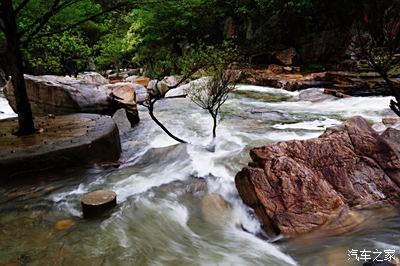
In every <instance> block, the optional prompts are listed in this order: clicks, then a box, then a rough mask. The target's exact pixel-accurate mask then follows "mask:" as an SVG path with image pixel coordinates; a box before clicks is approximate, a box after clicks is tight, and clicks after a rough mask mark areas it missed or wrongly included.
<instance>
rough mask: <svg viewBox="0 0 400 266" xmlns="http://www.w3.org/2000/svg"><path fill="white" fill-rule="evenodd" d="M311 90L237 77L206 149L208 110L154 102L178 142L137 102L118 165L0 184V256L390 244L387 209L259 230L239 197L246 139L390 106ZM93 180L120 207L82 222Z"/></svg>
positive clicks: (272, 137) (340, 256)
mask: <svg viewBox="0 0 400 266" xmlns="http://www.w3.org/2000/svg"><path fill="white" fill-rule="evenodd" d="M313 91H314V92H318V91H320V90H318V89H313ZM311 100H313V99H312V96H309V98H307V97H306V99H304V97H300V95H299V93H298V92H287V91H283V90H278V89H271V88H265V87H255V86H240V87H239V88H238V90H237V91H236V92H235V93H233V94H232V95H230V98H229V100H228V101H227V102H226V104H225V105H224V106H223V112H222V114H221V122H220V125H219V127H218V129H217V139H216V141H215V145H216V146H215V152H210V151H208V149H207V145H208V144H209V143H210V141H211V138H210V133H211V126H212V123H211V118H210V117H209V116H208V114H207V113H206V112H205V111H203V110H200V109H199V108H198V107H197V106H196V105H194V104H193V103H191V102H190V101H189V100H187V99H171V100H165V101H160V102H159V103H157V105H156V115H157V117H158V118H159V119H160V120H161V121H163V122H164V124H165V125H166V126H167V127H168V128H169V129H170V130H171V131H172V132H174V133H175V134H176V135H178V136H179V137H182V138H184V139H186V140H188V141H189V142H190V143H191V144H187V145H183V144H177V143H176V142H174V141H173V140H172V139H170V138H169V137H168V136H167V135H166V134H164V133H163V132H162V131H161V129H159V128H158V127H157V126H156V125H155V124H154V122H153V121H152V120H151V119H150V118H149V117H148V115H147V113H146V112H145V111H146V110H145V109H140V116H141V122H140V124H139V125H138V126H136V127H135V128H133V129H130V128H128V127H124V126H123V127H121V132H120V133H121V137H122V146H123V154H122V159H121V160H122V161H123V163H122V164H121V166H120V167H113V166H112V165H111V166H110V165H109V166H107V165H103V166H92V167H90V168H84V167H80V168H69V169H62V170H57V171H46V172H43V173H35V174H31V175H30V176H28V177H27V178H23V179H20V180H12V181H8V182H7V183H5V184H2V185H0V214H1V215H0V265H174V266H176V265H362V262H354V261H353V262H348V260H347V259H348V250H350V249H359V250H361V249H367V250H375V249H381V250H383V249H389V248H392V249H395V250H396V251H397V253H396V254H399V252H400V250H399V249H400V215H399V214H398V212H396V211H386V212H385V211H383V212H384V213H383V214H382V213H381V212H378V211H373V212H372V214H371V216H370V219H369V222H368V223H367V224H366V225H364V226H360V227H358V228H357V229H356V230H353V231H351V232H347V233H345V234H341V235H332V236H324V237H320V238H308V239H296V240H287V239H282V238H281V239H274V240H266V239H265V237H263V234H262V233H261V232H260V225H259V223H258V222H257V219H256V218H255V216H254V214H253V213H252V211H251V210H250V209H249V208H247V207H246V206H245V205H244V204H243V203H242V202H241V199H240V198H239V196H238V193H237V191H236V188H235V185H234V177H235V174H236V173H237V172H238V171H239V170H240V169H241V168H242V167H244V166H245V165H246V164H247V163H248V162H249V161H250V157H249V155H248V151H249V149H250V148H251V147H254V146H259V145H264V144H268V143H273V142H276V141H285V140H291V139H308V138H313V137H317V136H319V135H320V134H321V133H322V132H323V131H324V129H325V128H327V127H329V126H334V125H337V124H340V123H341V122H342V121H343V120H345V119H346V118H348V117H351V116H354V115H362V116H364V117H365V118H367V119H368V120H369V121H371V122H372V123H378V122H380V121H381V119H382V117H383V116H385V115H388V114H390V110H389V109H388V104H389V100H390V97H365V98H359V97H353V98H345V99H332V98H327V99H324V100H321V99H320V100H318V101H311ZM0 111H2V112H1V113H0V118H6V117H12V116H15V114H14V113H13V112H12V110H11V109H10V108H9V106H8V104H7V103H6V101H5V99H4V98H1V97H0ZM97 189H110V190H113V191H115V192H116V193H117V195H118V207H117V208H115V209H114V210H113V212H112V213H111V214H110V216H108V217H105V218H104V219H98V220H84V219H83V218H82V215H81V208H80V198H81V197H82V195H83V194H84V193H86V192H89V191H94V190H97ZM208 193H218V194H220V195H222V196H223V197H224V198H225V199H226V201H227V202H228V203H229V204H230V206H231V211H230V212H229V215H228V216H227V217H222V218H221V217H212V218H216V219H215V220H216V222H212V221H211V222H210V221H209V220H210V219H209V218H207V217H208V216H210V215H211V216H212V215H214V216H215V215H216V214H215V213H212V212H211V213H210V214H207V213H203V211H204V210H202V209H203V208H202V198H203V197H204V195H206V194H208ZM205 212H207V210H206V211H205ZM207 215H208V216H207ZM374 217H377V218H374ZM221 219H222V220H221ZM60 221H61V222H60ZM243 229H245V230H243ZM13 263H14V264H13Z"/></svg>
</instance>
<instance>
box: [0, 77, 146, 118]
mask: <svg viewBox="0 0 400 266" xmlns="http://www.w3.org/2000/svg"><path fill="white" fill-rule="evenodd" d="M24 77H25V84H26V90H27V94H28V99H29V101H30V104H31V108H32V112H33V114H34V115H39V116H40V115H47V114H72V113H95V114H103V115H112V114H114V113H115V111H116V110H118V109H120V108H124V109H125V110H126V111H127V115H128V114H129V115H130V116H128V118H130V122H131V124H132V125H133V124H136V123H137V121H139V117H138V112H137V106H136V91H135V87H134V85H133V84H132V83H117V84H104V83H105V79H104V78H103V79H101V80H99V79H100V78H99V77H101V76H100V75H94V74H92V75H84V76H82V77H81V78H70V77H60V76H50V75H48V76H31V75H25V76H24ZM4 95H5V96H6V98H7V100H8V102H9V104H10V106H11V107H12V108H13V110H14V112H17V110H16V103H15V97H14V88H13V87H12V85H11V82H10V83H9V85H8V86H6V88H5V90H4Z"/></svg>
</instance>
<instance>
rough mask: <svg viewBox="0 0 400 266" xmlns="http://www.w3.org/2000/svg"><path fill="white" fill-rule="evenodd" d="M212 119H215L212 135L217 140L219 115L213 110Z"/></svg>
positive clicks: (211, 112)
mask: <svg viewBox="0 0 400 266" xmlns="http://www.w3.org/2000/svg"><path fill="white" fill-rule="evenodd" d="M209 112H210V114H211V117H212V119H213V129H212V135H213V138H214V139H215V138H216V137H217V117H218V113H215V114H214V112H213V111H212V110H209Z"/></svg>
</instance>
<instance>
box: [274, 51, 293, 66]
mask: <svg viewBox="0 0 400 266" xmlns="http://www.w3.org/2000/svg"><path fill="white" fill-rule="evenodd" d="M296 57H297V52H296V49H294V48H292V47H291V48H288V49H285V50H282V51H278V52H276V53H275V58H276V59H278V60H279V62H281V63H282V64H283V65H285V66H291V65H293V63H294V61H295V59H296Z"/></svg>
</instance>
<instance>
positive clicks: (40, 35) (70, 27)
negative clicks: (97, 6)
mask: <svg viewBox="0 0 400 266" xmlns="http://www.w3.org/2000/svg"><path fill="white" fill-rule="evenodd" d="M126 6H128V4H127V3H125V4H118V5H116V6H113V7H111V8H108V9H105V10H103V11H101V12H99V13H97V14H94V15H92V16H89V17H87V18H85V19H82V20H81V21H78V22H76V23H74V24H71V25H68V26H67V27H64V28H62V29H60V30H56V31H52V32H49V33H44V34H39V35H37V36H36V38H41V37H50V36H52V35H55V34H60V33H63V32H65V31H68V30H70V29H73V28H75V27H77V26H79V25H81V24H83V23H85V22H88V21H90V20H93V19H95V18H97V17H99V16H102V15H104V14H106V13H108V12H111V11H115V10H117V9H120V8H122V7H126Z"/></svg>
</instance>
